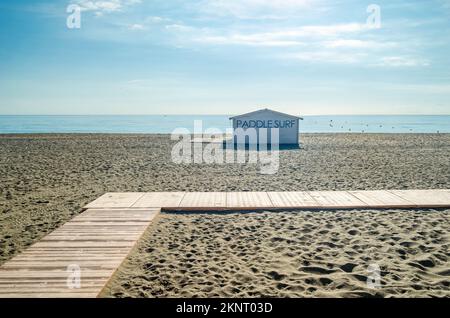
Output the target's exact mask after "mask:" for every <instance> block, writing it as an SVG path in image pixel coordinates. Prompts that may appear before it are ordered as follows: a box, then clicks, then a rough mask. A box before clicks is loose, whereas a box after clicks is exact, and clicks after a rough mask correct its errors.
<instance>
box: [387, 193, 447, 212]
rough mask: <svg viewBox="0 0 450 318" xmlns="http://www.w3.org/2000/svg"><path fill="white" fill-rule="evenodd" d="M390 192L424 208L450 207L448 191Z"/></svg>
mask: <svg viewBox="0 0 450 318" xmlns="http://www.w3.org/2000/svg"><path fill="white" fill-rule="evenodd" d="M389 192H390V193H392V194H394V195H396V196H398V197H400V198H402V199H403V200H407V201H409V202H412V203H414V204H416V205H417V206H420V207H423V208H426V207H432V208H433V207H436V208H437V207H448V206H450V192H449V191H448V190H391V191H389Z"/></svg>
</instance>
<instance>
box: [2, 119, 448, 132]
mask: <svg viewBox="0 0 450 318" xmlns="http://www.w3.org/2000/svg"><path fill="white" fill-rule="evenodd" d="M299 115H301V114H299ZM195 122H197V124H198V123H200V125H201V129H202V131H204V130H205V129H207V128H217V129H220V130H221V131H222V132H226V130H227V129H231V121H230V116H229V115H142V116H136V115H126V116H121V115H105V116H103V115H97V116H91V115H83V116H68V115H63V116H53V115H52V116H47V115H42V116H28V115H26V116H25V115H24V116H22V115H20V116H10V115H8V116H4V115H0V134H27V133H31V134H39V133H45V134H49V133H76V134H82V133H88V134H93V133H108V134H124V133H125V134H134V133H138V134H170V133H172V132H173V131H174V130H175V129H177V128H183V129H188V130H189V131H191V132H192V131H193V130H194V123H195ZM299 127H300V133H301V134H304V133H355V132H356V133H437V132H439V133H450V116H449V115H383V116H381V115H368V116H366V115H354V116H346V115H337V116H335V115H329V116H324V115H320V116H304V120H302V121H301V122H300V125H299Z"/></svg>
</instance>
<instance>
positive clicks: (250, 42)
mask: <svg viewBox="0 0 450 318" xmlns="http://www.w3.org/2000/svg"><path fill="white" fill-rule="evenodd" d="M195 41H197V42H200V43H208V44H219V45H246V46H298V45H303V43H302V42H300V41H292V40H291V41H289V40H270V39H263V38H258V37H252V36H245V35H239V34H237V35H230V36H202V37H197V38H195Z"/></svg>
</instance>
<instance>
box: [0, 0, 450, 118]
mask: <svg viewBox="0 0 450 318" xmlns="http://www.w3.org/2000/svg"><path fill="white" fill-rule="evenodd" d="M71 3H74V4H78V5H79V6H80V8H81V28H80V29H69V28H67V26H66V19H67V16H68V15H69V14H68V13H66V8H67V6H68V5H69V4H71ZM372 3H374V4H377V5H379V7H380V9H381V28H373V27H370V25H368V24H367V18H368V16H369V15H370V13H368V12H367V7H368V6H369V5H370V4H372ZM449 34H450V0H430V1H395V0H390V1H378V0H371V1H361V0H358V1H352V0H350V1H338V0H335V1H332V0H104V1H87V0H73V1H70V0H64V1H61V0H56V1H55V0H53V1H25V0H22V1H8V2H6V1H3V2H2V3H1V4H0V41H1V46H0V114H236V113H241V112H247V111H251V110H254V109H257V108H260V107H271V108H274V109H277V110H279V111H285V112H289V113H293V114H303V115H313V114H450V59H449V58H448V54H449V52H450V36H449Z"/></svg>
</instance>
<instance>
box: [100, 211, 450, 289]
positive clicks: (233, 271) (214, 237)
mask: <svg viewBox="0 0 450 318" xmlns="http://www.w3.org/2000/svg"><path fill="white" fill-rule="evenodd" d="M449 225H450V210H444V211H433V210H428V211H405V210H401V211H398V210H385V211H373V210H372V211H367V210H366V211H328V212H327V211H314V212H304V211H300V212H299V211H297V212H263V213H230V214H226V215H223V214H220V213H219V214H214V215H211V214H198V213H197V214H182V215H179V214H163V215H161V216H160V219H159V222H158V223H157V224H156V225H154V226H152V228H151V229H149V231H148V232H147V233H146V235H145V239H144V240H143V241H142V242H141V243H140V244H139V247H138V248H137V250H136V251H135V252H134V253H133V255H132V256H131V257H130V258H129V259H128V261H127V262H126V264H125V265H124V266H123V267H122V268H121V269H120V270H119V273H118V274H117V275H116V277H115V279H113V280H112V281H111V283H110V284H109V285H108V288H107V289H106V290H105V291H104V294H103V296H114V297H390V296H395V297H424V296H435V297H443V296H447V297H448V296H450V285H449V284H450V281H449V275H450V266H449V262H448V253H449V233H448V228H449ZM370 264H377V265H378V266H379V268H380V284H381V286H380V288H368V287H367V284H366V281H367V276H368V275H369V274H368V272H367V270H368V267H369V265H370Z"/></svg>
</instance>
